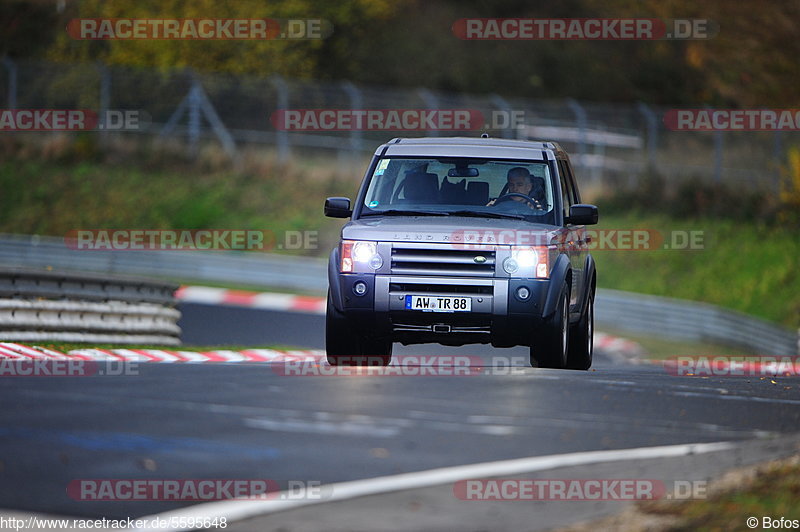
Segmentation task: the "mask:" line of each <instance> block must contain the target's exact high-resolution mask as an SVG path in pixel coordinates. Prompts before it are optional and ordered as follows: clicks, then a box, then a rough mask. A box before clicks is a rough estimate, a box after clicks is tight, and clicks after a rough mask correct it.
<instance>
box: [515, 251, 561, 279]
mask: <svg viewBox="0 0 800 532" xmlns="http://www.w3.org/2000/svg"><path fill="white" fill-rule="evenodd" d="M503 269H504V270H505V271H506V272H507V273H509V274H510V275H514V274H515V273H516V274H517V277H538V278H546V277H547V276H548V275H549V274H550V269H549V267H548V253H547V247H545V246H511V256H510V257H509V258H507V259H506V260H505V261H504V262H503Z"/></svg>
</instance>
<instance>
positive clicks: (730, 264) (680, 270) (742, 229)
mask: <svg viewBox="0 0 800 532" xmlns="http://www.w3.org/2000/svg"><path fill="white" fill-rule="evenodd" d="M600 219H601V223H600V224H599V225H598V227H597V228H598V230H611V229H647V230H650V231H651V232H652V231H657V232H658V233H660V234H661V235H665V236H666V240H665V242H667V243H668V244H669V242H670V235H671V234H673V232H676V234H679V233H683V232H686V231H701V232H702V235H703V248H702V249H695V250H688V249H687V250H677V249H664V248H663V247H662V246H659V249H653V250H624V251H623V250H618V249H617V250H611V249H603V250H595V251H593V252H592V254H593V255H594V257H595V259H596V261H597V270H598V278H597V283H598V286H599V287H602V288H613V289H617V290H628V291H632V292H641V293H646V294H654V295H660V296H669V297H675V298H681V299H689V300H695V301H705V302H708V303H713V304H716V305H720V306H723V307H727V308H730V309H734V310H738V311H741V312H744V313H746V314H751V315H754V316H759V317H761V318H764V319H767V320H770V321H773V322H777V323H780V324H782V325H785V326H788V327H798V326H800V272H799V271H798V265H800V237H799V236H798V234H797V230H793V229H789V228H782V227H779V226H768V225H753V224H748V223H743V222H734V221H731V220H716V219H710V218H696V219H691V220H689V219H687V220H681V221H678V220H674V219H672V218H669V217H666V216H642V215H637V216H634V215H627V216H625V215H616V216H614V215H612V216H604V215H602V214H601V217H600Z"/></svg>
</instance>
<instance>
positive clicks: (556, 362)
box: [530, 285, 569, 369]
mask: <svg viewBox="0 0 800 532" xmlns="http://www.w3.org/2000/svg"><path fill="white" fill-rule="evenodd" d="M568 349H569V285H564V287H563V288H562V289H561V294H560V295H559V303H558V306H557V307H556V311H555V312H554V313H553V317H552V319H551V320H549V322H548V323H547V324H546V325H545V327H544V329H543V330H542V331H541V333H540V334H538V335H536V337H535V338H534V339H533V342H532V344H531V353H530V359H531V366H537V365H538V367H540V368H556V369H562V368H564V367H566V365H567V353H568Z"/></svg>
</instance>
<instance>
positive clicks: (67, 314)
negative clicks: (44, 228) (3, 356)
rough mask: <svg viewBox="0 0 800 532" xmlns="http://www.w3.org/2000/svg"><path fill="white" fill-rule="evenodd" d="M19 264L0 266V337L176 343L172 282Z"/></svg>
mask: <svg viewBox="0 0 800 532" xmlns="http://www.w3.org/2000/svg"><path fill="white" fill-rule="evenodd" d="M3 249H4V250H5V248H3ZM6 264H8V263H6ZM18 266H19V267H16V268H2V269H0V339H3V340H14V341H59V342H91V343H114V344H161V345H177V344H179V343H180V332H181V331H180V328H179V327H178V325H177V321H178V318H180V312H178V311H177V310H176V309H175V308H173V307H174V304H175V297H174V293H175V290H176V289H177V287H178V286H177V285H176V284H174V283H165V282H159V281H153V280H149V279H134V278H129V277H119V276H113V277H109V276H108V275H107V274H103V276H102V278H98V276H97V275H96V274H88V273H78V272H64V271H52V270H37V269H31V268H25V267H22V266H21V265H18Z"/></svg>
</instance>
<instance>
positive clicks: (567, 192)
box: [558, 159, 575, 218]
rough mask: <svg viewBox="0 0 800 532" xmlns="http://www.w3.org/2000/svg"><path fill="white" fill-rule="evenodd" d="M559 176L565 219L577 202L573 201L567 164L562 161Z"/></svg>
mask: <svg viewBox="0 0 800 532" xmlns="http://www.w3.org/2000/svg"><path fill="white" fill-rule="evenodd" d="M558 176H559V179H560V181H561V200H562V205H563V208H564V218H566V217H567V216H568V215H569V208H570V206H571V205H573V204H574V203H575V202H574V200H573V197H574V196H573V190H572V180H571V175H570V172H569V168H568V167H567V164H566V163H565V162H564V161H562V160H561V159H559V160H558Z"/></svg>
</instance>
